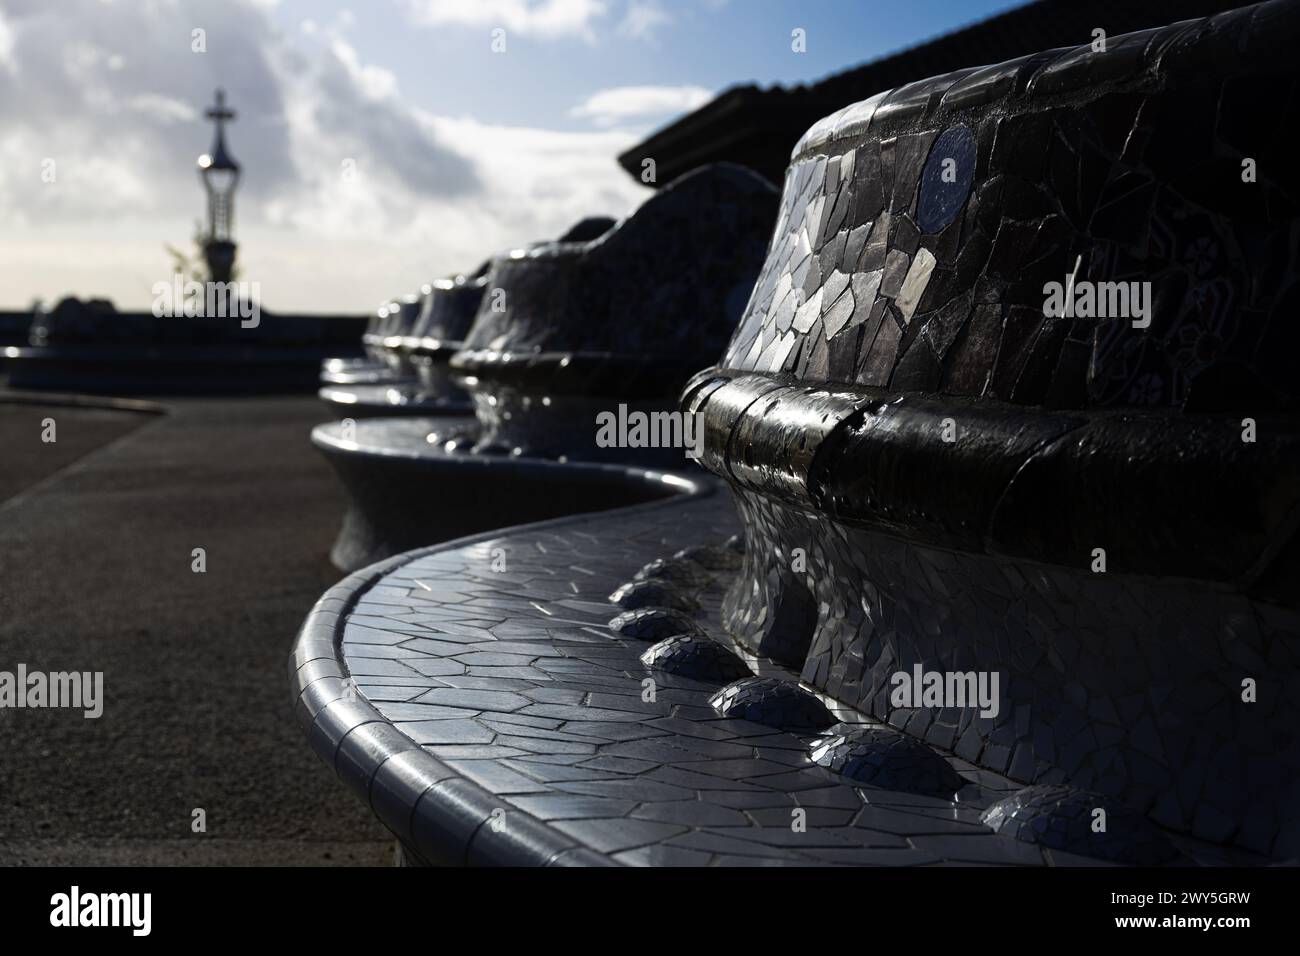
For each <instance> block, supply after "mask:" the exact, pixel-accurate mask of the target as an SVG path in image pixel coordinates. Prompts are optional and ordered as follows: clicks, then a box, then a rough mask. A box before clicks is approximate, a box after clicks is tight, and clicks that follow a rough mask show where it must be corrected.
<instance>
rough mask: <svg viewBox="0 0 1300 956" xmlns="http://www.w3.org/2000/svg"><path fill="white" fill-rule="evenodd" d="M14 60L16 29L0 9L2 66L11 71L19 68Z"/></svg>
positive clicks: (0, 56)
mask: <svg viewBox="0 0 1300 956" xmlns="http://www.w3.org/2000/svg"><path fill="white" fill-rule="evenodd" d="M17 66H18V64H17V63H16V62H15V60H14V31H13V27H11V26H10V25H9V21H7V20H6V19H5V12H4V11H3V10H0V67H3V68H4V69H5V70H7V71H8V72H10V73H13V72H14V71H15V70H16V69H17Z"/></svg>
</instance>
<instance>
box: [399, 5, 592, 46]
mask: <svg viewBox="0 0 1300 956" xmlns="http://www.w3.org/2000/svg"><path fill="white" fill-rule="evenodd" d="M408 2H409V5H410V9H411V11H412V13H413V15H414V18H415V20H416V22H417V23H421V24H425V25H427V26H472V27H483V28H487V29H492V28H495V27H504V28H505V29H506V31H507V33H519V34H522V35H534V36H538V37H542V38H543V39H557V38H560V37H571V36H572V37H579V38H581V39H583V40H587V41H591V40H593V39H594V38H595V33H594V30H593V25H594V23H595V21H596V20H598V19H600V18H601V17H603V16H604V15H605V13H606V11H607V10H608V4H607V3H606V2H605V0H408Z"/></svg>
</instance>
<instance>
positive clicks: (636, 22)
mask: <svg viewBox="0 0 1300 956" xmlns="http://www.w3.org/2000/svg"><path fill="white" fill-rule="evenodd" d="M673 21H674V17H673V15H672V14H671V13H669V12H668V11H667V10H665V9H664V8H663V7H662V6H660V5H659V2H658V0H631V2H630V3H628V5H627V12H626V13H625V14H624V15H623V20H622V22H621V23H619V25H618V32H619V33H620V34H622V35H623V36H629V37H633V38H634V39H638V40H653V39H654V35H655V33H656V32H657V31H658V30H660V29H661V28H663V27H666V26H668V25H669V24H671V23H673Z"/></svg>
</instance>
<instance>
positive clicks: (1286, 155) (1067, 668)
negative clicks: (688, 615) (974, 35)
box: [682, 2, 1300, 855]
mask: <svg viewBox="0 0 1300 956" xmlns="http://www.w3.org/2000/svg"><path fill="white" fill-rule="evenodd" d="M1298 41H1300V5H1298V4H1287V3H1282V2H1274V3H1266V4H1260V5H1258V6H1255V7H1250V8H1246V9H1242V10H1239V11H1234V12H1231V13H1228V14H1223V15H1220V16H1216V17H1212V18H1209V19H1206V20H1200V21H1191V22H1187V23H1180V24H1175V25H1172V26H1169V27H1166V28H1162V29H1159V30H1152V31H1146V32H1144V33H1139V34H1133V35H1129V36H1124V37H1113V38H1107V39H1106V40H1105V43H1104V48H1103V47H1102V46H1101V45H1100V44H1094V45H1091V46H1084V47H1080V48H1078V49H1068V50H1053V51H1048V52H1045V53H1042V54H1038V55H1035V56H1030V57H1026V58H1023V59H1020V60H1015V61H1012V62H1009V63H1005V64H1000V65H997V66H991V67H982V68H977V69H970V70H963V71H959V72H956V73H952V74H948V75H946V76H943V77H938V78H935V79H932V80H927V81H923V82H919V83H914V84H911V85H909V86H905V87H902V88H899V89H896V90H891V91H886V92H884V93H881V94H879V95H877V96H875V97H872V98H871V99H869V100H867V101H865V102H862V103H858V104H855V105H853V106H851V107H849V108H847V109H845V110H842V111H840V112H839V113H836V114H834V115H832V116H830V117H827V118H826V119H825V120H823V121H822V122H820V123H818V124H817V125H816V126H814V127H813V128H812V129H811V130H810V131H809V132H808V133H807V135H806V136H805V137H804V138H803V140H802V141H801V142H800V144H799V145H798V147H797V148H796V150H795V152H794V154H793V157H792V161H791V164H790V167H789V170H788V175H787V177H786V181H785V189H784V194H783V198H782V203H781V212H780V216H779V219H778V223H777V227H776V230H775V233H774V235H773V238H772V242H771V244H770V246H769V249H768V258H767V262H766V264H765V266H764V269H763V274H762V276H761V277H760V279H759V282H758V284H757V286H756V287H755V289H754V291H753V295H752V296H751V298H750V301H749V304H748V307H747V309H746V313H745V317H744V318H743V320H742V321H741V324H740V326H739V327H738V329H737V331H736V334H735V335H734V336H733V338H732V340H731V343H730V345H729V346H728V348H727V349H726V352H725V354H724V356H723V359H722V361H721V362H720V363H719V365H718V366H717V367H716V368H713V369H710V370H707V371H706V372H703V373H701V374H700V375H698V376H697V377H696V378H695V379H694V380H693V381H692V382H691V383H690V384H689V385H688V386H687V389H686V391H685V393H684V395H683V399H682V404H683V408H684V410H686V411H689V412H692V413H697V414H699V415H700V416H701V417H702V421H703V423H704V435H705V448H704V457H703V459H702V463H703V464H704V465H705V466H706V467H707V468H709V469H710V470H712V471H714V472H716V473H717V474H719V475H720V476H722V477H723V478H725V479H726V480H727V481H728V482H729V483H730V484H731V486H732V488H733V490H734V492H735V495H736V499H737V503H738V507H739V510H740V512H741V516H742V518H743V521H744V524H745V537H746V542H747V554H746V559H745V566H744V569H743V572H742V574H741V576H740V580H739V581H738V582H737V583H736V585H735V586H734V587H733V588H732V590H731V591H730V592H729V595H728V599H727V603H726V607H725V608H724V613H725V615H726V619H727V623H728V627H729V628H730V629H731V630H732V631H733V633H735V634H736V636H737V637H738V638H739V639H740V640H741V641H742V642H744V643H746V644H748V645H749V646H751V647H752V648H754V649H755V650H756V651H758V652H759V653H761V654H763V655H766V656H768V657H771V658H773V659H776V660H778V661H781V662H784V663H786V664H788V665H790V666H792V667H794V668H796V669H799V670H800V671H801V673H802V676H803V679H804V680H805V681H807V682H809V683H811V684H813V685H815V686H817V687H819V688H821V689H823V690H825V691H826V692H828V693H829V694H830V695H832V696H834V697H836V698H837V699H839V700H841V701H844V702H845V703H848V704H850V705H852V706H854V707H857V708H859V709H861V710H862V711H864V712H867V713H870V714H872V715H874V716H876V717H877V718H879V719H881V720H885V721H887V722H889V723H891V724H893V725H895V726H897V727H900V728H902V729H904V730H906V731H908V732H909V733H913V734H915V735H917V736H919V737H922V738H924V739H926V740H927V741H929V742H930V743H932V744H935V745H937V746H940V747H944V748H948V749H952V750H954V751H955V752H956V753H958V754H959V755H961V756H963V757H966V758H968V759H970V760H972V761H974V762H976V763H979V764H981V765H984V766H987V767H990V768H992V769H994V770H997V771H998V772H1001V773H1007V774H1008V775H1010V776H1011V777H1013V778H1015V779H1017V780H1021V781H1023V782H1025V783H1047V784H1057V783H1067V784H1070V785H1072V786H1075V787H1079V788H1084V789H1091V790H1096V791H1100V792H1102V793H1104V794H1106V795H1108V796H1111V797H1115V798H1119V799H1122V800H1123V801H1125V802H1127V803H1129V804H1130V805H1132V806H1134V807H1135V808H1137V809H1139V810H1141V811H1142V812H1145V813H1147V814H1148V815H1149V816H1150V817H1152V818H1153V819H1155V820H1156V821H1157V822H1160V823H1162V824H1164V825H1166V826H1169V827H1171V828H1174V829H1179V830H1185V831H1189V832H1192V833H1195V834H1198V835H1200V836H1204V837H1206V838H1208V839H1212V840H1217V841H1222V842H1235V843H1238V844H1241V845H1243V846H1246V847H1250V848H1252V849H1257V850H1261V851H1264V852H1268V853H1272V854H1278V853H1282V854H1287V855H1294V854H1296V853H1300V799H1297V797H1298V796H1300V746H1297V737H1296V728H1297V727H1300V669H1298V668H1297V657H1296V654H1295V648H1296V646H1297V645H1296V642H1297V641H1298V640H1300V615H1298V614H1297V605H1298V604H1300V543H1298V539H1297V535H1296V526H1297V517H1298V516H1300V429H1298V428H1297V423H1296V420H1295V415H1294V408H1295V399H1296V397H1297V394H1296V393H1297V389H1298V388H1300V376H1298V375H1297V374H1296V372H1297V366H1298V365H1300V355H1298V353H1297V348H1296V346H1297V344H1300V343H1297V340H1296V337H1297V334H1298V333H1297V329H1300V324H1298V323H1297V321H1296V319H1297V309H1296V306H1297V305H1300V288H1298V287H1297V271H1296V263H1295V257H1296V255H1297V251H1298V250H1300V243H1298V242H1297V239H1300V230H1298V229H1297V225H1298V220H1297V209H1298V206H1297V185H1296V183H1297V180H1296V179H1295V178H1294V176H1293V169H1294V165H1293V158H1294V156H1296V155H1300V153H1297V152H1296V150H1295V149H1294V148H1293V145H1294V142H1293V141H1294V140H1295V138H1296V124H1295V123H1294V118H1295V110H1296V107H1297V105H1300V82H1298V80H1300V73H1298V72H1297V68H1296V60H1295V56H1294V49H1295V47H1296V43H1297V42H1298ZM1130 282H1132V283H1138V286H1137V287H1136V288H1135V289H1134V290H1132V291H1133V294H1132V296H1131V297H1130V298H1129V300H1128V306H1129V309H1128V311H1129V313H1130V314H1119V315H1114V314H1112V315H1110V316H1107V317H1098V316H1097V315H1095V314H1086V313H1087V312H1088V311H1089V310H1091V311H1092V312H1094V313H1095V311H1096V303H1097V301H1098V297H1099V296H1102V295H1105V296H1107V297H1108V300H1107V307H1108V308H1109V307H1110V305H1111V304H1112V303H1111V301H1110V298H1109V297H1111V296H1114V295H1115V287H1113V286H1105V285H1103V284H1104V283H1130ZM1052 283H1056V284H1057V287H1055V288H1054V287H1053V286H1052V285H1051V284H1052ZM1144 283H1149V286H1147V285H1142V284H1144ZM1125 288H1127V286H1126V287H1125ZM1086 290H1091V292H1090V293H1089V294H1091V295H1093V300H1092V304H1091V305H1085V304H1084V303H1085V300H1084V299H1083V298H1081V296H1082V295H1083V294H1084V292H1085V291H1086ZM1148 292H1149V297H1148ZM1067 299H1068V301H1069V302H1070V304H1071V307H1072V308H1073V311H1072V312H1070V313H1066V314H1064V315H1063V314H1061V312H1062V311H1063V308H1064V306H1065V302H1066V300H1067ZM1115 301H1117V302H1118V303H1119V305H1120V306H1122V305H1123V302H1122V301H1119V300H1115ZM1119 311H1120V312H1123V309H1122V308H1121V309H1119ZM928 672H939V673H941V674H967V673H979V674H984V675H986V676H987V675H991V674H995V673H996V674H998V675H1000V688H1001V691H1000V692H1001V698H1000V701H999V706H998V707H997V708H996V712H995V713H987V712H985V711H984V710H981V709H979V708H971V707H969V706H964V705H958V704H953V703H952V702H951V701H947V700H946V699H945V700H944V701H943V703H942V704H941V705H939V706H930V705H924V706H922V705H919V704H918V701H917V700H915V699H911V698H907V697H906V695H904V696H903V697H899V696H897V695H896V694H895V693H894V692H895V691H896V690H897V688H898V687H899V686H901V685H902V683H903V681H901V680H900V678H899V675H900V674H907V675H909V676H911V675H914V674H918V673H920V674H924V673H928Z"/></svg>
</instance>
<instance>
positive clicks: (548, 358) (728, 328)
mask: <svg viewBox="0 0 1300 956" xmlns="http://www.w3.org/2000/svg"><path fill="white" fill-rule="evenodd" d="M775 211H776V192H775V190H774V189H773V188H772V187H771V186H770V185H769V184H768V183H766V182H765V181H763V180H761V179H759V178H758V177H757V176H755V175H753V174H752V173H749V172H747V171H745V170H742V169H740V168H738V167H731V166H719V167H710V168H706V169H702V170H699V171H697V172H695V173H693V174H691V175H689V176H686V177H683V178H682V179H681V180H680V181H678V182H676V183H670V184H668V185H667V186H665V187H664V189H662V190H660V191H659V192H657V193H655V194H654V195H653V196H652V197H651V198H650V199H648V200H647V201H646V202H645V203H644V204H643V205H642V206H641V207H639V208H638V209H637V210H636V211H635V212H634V213H633V214H632V215H630V216H629V217H628V218H626V219H624V220H622V221H621V222H619V223H614V222H612V220H608V219H603V218H599V217H593V218H590V219H585V220H582V221H581V222H579V223H578V224H577V225H576V226H574V227H573V228H572V229H570V230H569V231H568V232H567V233H565V234H564V235H562V236H561V237H560V238H559V239H558V240H556V241H554V242H550V243H541V244H535V245H532V246H529V247H527V248H523V249H516V250H510V251H507V252H505V253H502V254H500V255H498V256H495V257H493V259H492V260H491V262H490V264H489V266H488V267H487V269H486V271H485V270H480V272H481V273H484V274H483V276H482V277H481V281H479V280H475V282H474V283H473V287H474V289H475V290H476V291H475V294H476V295H477V296H478V297H479V299H480V301H479V305H478V310H477V313H476V315H475V316H474V320H473V323H472V325H471V326H470V328H469V331H468V333H466V334H465V336H464V342H463V343H462V348H461V349H460V350H459V351H456V352H455V353H454V354H453V355H452V356H451V358H450V361H449V363H448V365H449V369H448V371H447V373H446V374H447V377H448V378H449V379H450V380H451V381H453V383H455V384H457V385H459V386H463V387H464V388H465V389H466V390H467V391H468V392H469V394H470V396H471V397H472V399H473V403H474V411H475V415H476V422H475V423H473V424H472V425H471V424H470V423H468V422H464V421H461V420H457V421H456V422H455V423H442V424H441V425H437V426H436V427H430V426H431V424H432V423H431V422H430V421H429V420H427V419H424V418H418V419H416V422H417V424H416V425H414V426H397V425H393V424H390V423H387V422H382V420H381V423H379V424H374V425H371V424H370V423H367V422H355V421H354V422H348V423H336V424H335V425H327V426H321V427H320V428H317V429H316V430H315V432H314V433H313V439H312V440H313V442H314V443H315V445H316V447H317V448H318V449H319V450H320V451H321V452H322V453H324V454H325V455H326V457H327V458H328V459H329V460H330V462H331V464H332V465H333V466H334V468H335V470H336V471H337V472H338V474H339V476H340V478H341V479H342V481H343V483H344V485H345V487H346V488H347V490H348V498H349V503H348V509H347V513H346V517H345V521H344V526H343V529H342V532H341V533H340V535H339V538H338V539H337V541H336V542H335V546H334V548H333V552H332V553H333V556H334V559H335V561H336V563H339V566H340V567H342V568H343V569H344V570H354V569H355V568H357V567H360V566H361V565H362V564H365V563H368V562H370V561H375V560H379V559H380V558H383V557H387V556H389V555H392V554H395V553H397V552H399V551H401V550H405V549H407V548H409V547H412V546H415V545H416V544H432V543H434V542H437V541H444V540H447V539H448V538H451V537H454V536H457V535H461V534H467V533H470V532H472V531H484V530H487V529H489V528H496V527H504V526H506V525H508V524H511V523H520V522H524V521H529V520H538V519H541V518H545V517H554V516H558V515H561V514H571V513H573V512H575V511H579V510H585V509H590V508H600V507H613V506H616V505H625V504H632V503H634V502H638V501H644V500H646V499H647V497H657V496H659V495H661V494H663V493H665V489H668V491H669V492H670V491H671V488H672V485H671V484H669V485H665V484H664V483H662V482H660V481H658V480H652V481H649V482H647V481H646V480H644V478H643V477H642V473H643V472H644V470H645V469H651V470H653V471H662V470H664V469H680V468H682V467H684V466H686V465H687V462H686V454H687V450H688V449H687V448H686V447H685V445H684V443H683V441H682V439H685V438H686V437H687V436H686V435H685V432H684V429H683V428H681V427H679V428H678V430H677V433H676V434H677V437H678V441H677V442H676V444H673V443H672V441H671V437H672V434H673V433H672V429H671V427H670V428H669V439H670V440H669V441H666V442H661V441H658V440H656V441H655V442H654V443H653V445H649V446H645V447H637V446H632V447H629V445H628V444H627V443H623V442H620V441H617V440H615V441H613V442H611V443H608V444H606V443H604V442H603V441H602V439H601V433H600V429H599V428H598V427H597V421H598V418H597V417H598V416H599V415H601V414H605V413H607V414H609V415H615V416H617V415H619V414H620V413H622V414H623V415H624V416H625V418H624V420H626V417H632V418H635V416H637V415H644V416H647V417H648V416H650V415H656V416H662V417H664V418H669V417H676V416H677V412H676V405H677V398H678V396H679V395H680V392H681V388H682V386H683V385H684V384H685V383H686V381H687V379H688V378H689V377H690V375H691V374H692V373H693V372H694V371H696V370H698V369H699V368H701V367H703V366H705V365H707V364H708V363H709V362H710V361H712V360H713V359H714V357H716V355H717V353H718V352H719V351H720V350H721V349H722V347H723V345H724V344H725V343H726V341H727V338H728V336H729V335H730V334H731V332H732V330H734V328H735V325H736V322H737V321H738V319H739V317H740V314H741V310H742V309H743V307H744V300H745V297H746V296H747V295H748V292H749V290H750V289H751V288H752V287H753V283H754V279H755V278H756V276H757V274H758V269H759V267H760V265H761V264H762V259H763V250H764V245H765V243H766V240H767V237H768V235H769V234H770V231H771V227H772V223H773V221H774V220H775ZM461 285H462V286H468V285H469V282H468V280H467V281H466V282H465V283H462V284H461ZM443 295H444V297H450V296H451V295H452V291H451V290H447V291H445V292H444V293H443ZM438 354H441V353H438ZM437 374H439V375H442V374H443V373H442V372H438V373H437ZM381 388H382V387H376V389H381ZM344 426H346V429H345V427H344ZM422 429H423V430H422ZM345 431H346V434H345ZM431 435H432V439H431V437H430V436H431ZM614 437H615V438H616V439H617V438H618V437H619V436H614ZM597 464H604V465H610V466H612V467H609V468H597V467H589V465H597ZM629 466H630V467H629ZM566 470H567V472H568V473H571V474H572V475H573V484H572V486H570V487H565V485H564V475H565V474H566ZM584 502H586V504H584ZM408 503H411V507H410V508H409V509H405V505H406V504H408Z"/></svg>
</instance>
